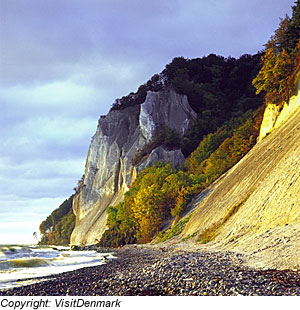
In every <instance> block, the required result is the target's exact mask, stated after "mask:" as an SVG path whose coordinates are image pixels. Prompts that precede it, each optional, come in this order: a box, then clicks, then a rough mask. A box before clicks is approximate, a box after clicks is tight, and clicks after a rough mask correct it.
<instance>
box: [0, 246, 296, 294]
mask: <svg viewBox="0 0 300 310" xmlns="http://www.w3.org/2000/svg"><path fill="white" fill-rule="evenodd" d="M114 256H116V258H114V259H111V260H109V261H108V263H107V264H104V265H99V266H94V267H88V268H82V269H78V270H75V271H71V272H66V273H62V274H58V275H54V276H50V277H46V278H43V279H40V280H42V281H40V282H37V283H34V284H30V285H26V286H21V287H16V288H12V289H6V290H1V291H0V295H1V296H66V295H70V296H136V295H142V296H151V295H153V296H161V295H164V296H173V295H175V296H182V295H183V296H185V295H186V296H190V295H191V296H205V295H210V296H236V295H246V296H253V295H258V296H270V295H279V296H283V295H288V296H292V295H297V296H300V273H299V272H298V271H289V270H286V271H279V270H256V269H251V268H249V267H247V266H246V265H245V264H244V257H243V256H242V255H241V254H237V253H232V252H209V251H199V250H197V251H191V250H184V249H180V248H178V249H177V248H172V247H150V246H149V247H140V246H125V247H124V248H121V249H118V250H115V251H114Z"/></svg>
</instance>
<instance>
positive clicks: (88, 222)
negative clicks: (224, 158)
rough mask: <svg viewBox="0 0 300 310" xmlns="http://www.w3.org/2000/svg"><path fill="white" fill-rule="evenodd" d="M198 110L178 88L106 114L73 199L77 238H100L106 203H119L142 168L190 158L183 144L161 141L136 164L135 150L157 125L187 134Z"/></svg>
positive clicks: (89, 240)
mask: <svg viewBox="0 0 300 310" xmlns="http://www.w3.org/2000/svg"><path fill="white" fill-rule="evenodd" d="M195 117H196V113H195V112H194V111H193V110H192V109H191V107H190V106H189V104H188V101H187V98H186V96H183V95H179V94H176V93H175V92H174V91H173V90H162V91H159V92H151V91H149V92H148V93H147V97H146V99H145V102H144V103H143V104H141V105H134V106H129V107H127V108H124V109H122V110H112V111H110V112H109V113H108V114H107V115H106V116H105V117H103V116H102V117H101V118H100V119H99V122H98V127H97V131H96V133H95V135H94V136H93V138H92V142H91V145H90V148H89V152H88V156H87V160H86V165H85V174H84V180H83V185H82V187H81V188H80V191H79V192H78V193H77V194H76V196H75V197H74V199H73V210H74V213H75V215H76V226H75V229H74V231H73V233H72V236H71V244H77V245H85V244H94V243H97V242H99V240H100V238H101V235H102V233H103V232H104V230H105V229H106V220H107V214H106V208H107V207H108V206H110V205H117V204H118V203H119V202H120V201H121V200H122V199H123V196H124V193H125V192H126V191H127V190H128V189H129V187H130V185H131V183H132V182H133V181H134V179H135V178H136V176H137V174H138V173H139V171H141V170H143V169H144V168H145V167H148V166H151V165H153V163H154V162H157V161H162V162H171V163H172V164H173V166H174V167H178V166H180V165H181V164H182V163H183V161H184V156H183V154H182V152H181V150H179V149H177V150H167V149H165V148H164V147H162V146H159V147H157V148H155V149H153V150H152V152H151V153H150V154H149V156H148V157H147V159H146V160H145V161H142V162H139V163H138V164H136V166H133V164H132V160H133V157H134V155H135V154H136V153H137V152H138V151H139V150H141V149H142V148H143V146H145V145H146V144H147V143H148V142H150V141H151V140H152V139H153V137H154V134H155V132H156V130H158V129H159V128H170V129H173V130H175V131H177V132H178V134H179V135H180V136H182V135H183V134H184V133H185V131H186V130H187V128H188V125H189V123H190V122H191V120H193V119H194V118H195Z"/></svg>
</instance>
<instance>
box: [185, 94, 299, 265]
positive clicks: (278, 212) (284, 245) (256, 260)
mask: <svg viewBox="0 0 300 310" xmlns="http://www.w3.org/2000/svg"><path fill="white" fill-rule="evenodd" d="M294 99H295V98H294ZM299 99H300V94H298V98H297V102H298V101H299ZM207 193H208V194H207V195H204V197H203V198H199V199H198V201H197V202H196V208H195V211H194V213H193V216H192V218H191V220H190V221H189V222H188V223H187V225H186V227H185V230H184V232H183V234H182V236H181V237H187V236H191V235H193V234H194V236H195V235H196V237H194V238H192V239H191V240H193V241H198V242H199V237H200V239H201V240H202V242H204V241H205V242H207V240H205V238H204V236H203V235H202V236H201V234H203V232H205V233H206V235H207V232H210V240H209V242H207V243H206V244H205V245H203V247H209V248H211V249H212V248H215V249H226V250H235V251H239V252H243V253H246V254H249V255H250V256H249V264H250V265H251V266H256V267H266V268H277V269H298V270H300V109H299V108H298V109H297V110H296V111H293V113H292V115H290V118H289V119H288V120H287V121H286V122H284V123H283V124H281V125H280V126H279V127H278V128H276V129H274V130H273V131H272V132H271V133H270V134H269V135H268V136H267V137H265V138H264V139H263V140H262V141H261V142H260V143H258V144H257V145H256V146H255V147H254V148H253V149H252V150H251V151H250V152H249V153H248V154H247V155H246V156H245V157H244V158H243V159H242V160H241V161H240V162H239V163H238V164H237V165H236V166H235V167H233V168H232V169H231V170H230V171H228V172H227V173H226V174H225V175H224V176H222V177H221V178H220V179H219V180H217V181H216V182H215V183H214V184H213V185H212V186H211V187H210V188H209V189H208V192H207ZM200 243H201V241H200Z"/></svg>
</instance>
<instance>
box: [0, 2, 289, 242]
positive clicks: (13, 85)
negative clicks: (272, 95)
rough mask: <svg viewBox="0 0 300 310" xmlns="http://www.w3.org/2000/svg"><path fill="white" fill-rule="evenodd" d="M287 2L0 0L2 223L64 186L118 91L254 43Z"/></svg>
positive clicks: (44, 208) (37, 208)
mask: <svg viewBox="0 0 300 310" xmlns="http://www.w3.org/2000/svg"><path fill="white" fill-rule="evenodd" d="M293 2H294V1H293V0H265V1H261V0H251V1H248V0H225V1H218V0H211V1H207V0H190V1H184V0H174V1H167V0H161V1H150V0H143V1H140V0H129V1H124V0H101V1H99V0H86V1H82V0H43V1H40V0H1V2H0V38H1V44H0V68H1V72H0V107H1V113H0V126H1V127H0V128H1V129H0V130H1V138H0V182H1V184H2V186H1V188H0V213H1V214H2V219H3V220H2V223H6V221H7V222H11V221H15V222H16V223H17V225H20V227H21V224H20V223H22V217H23V218H24V223H25V222H26V223H27V224H28V225H29V224H30V223H31V222H30V216H28V214H31V216H32V217H35V221H38V219H39V221H41V220H43V219H44V218H43V217H45V216H46V215H48V214H49V213H50V212H51V211H52V210H53V209H54V208H56V207H57V206H58V205H59V204H60V203H61V197H65V198H67V197H68V196H69V195H70V194H71V193H72V188H73V187H74V186H75V185H76V183H77V180H78V179H79V178H80V176H81V175H82V173H83V172H84V162H85V157H86V154H87V151H88V146H89V143H90V138H91V137H92V135H93V134H94V132H95V130H96V126H97V120H98V118H99V115H101V114H106V113H107V111H108V110H109V108H110V106H111V104H112V103H113V102H114V100H115V99H116V98H120V97H122V96H123V95H127V94H128V93H130V92H131V91H135V90H136V89H137V88H138V87H139V85H141V84H142V83H145V82H146V81H147V80H148V79H149V78H150V77H151V76H152V75H153V74H155V73H159V72H161V71H162V70H163V69H164V66H165V65H166V64H167V63H169V62H170V61H171V60H172V59H173V58H174V57H176V56H184V57H188V58H192V57H202V56H204V55H208V54H209V53H215V54H221V55H223V56H229V55H231V56H235V57H238V56H239V55H241V54H244V53H255V52H257V51H258V50H261V49H262V48H263V44H264V43H266V41H267V40H268V38H269V37H270V35H271V34H272V33H273V31H274V30H275V29H276V27H277V26H278V24H279V21H280V20H279V17H283V16H284V14H285V13H290V11H291V9H290V7H291V6H292V5H293ZM13 197H14V198H13ZM42 199H50V200H49V201H46V200H45V201H43V200H42ZM11 210H13V212H11ZM13 214H15V219H14V216H13ZM18 214H19V215H20V218H18V219H17V216H18ZM34 214H35V215H34ZM27 224H26V225H25V226H26V227H27ZM4 226H5V225H4ZM4 226H3V227H4ZM0 227H1V223H0ZM5 227H7V225H6V226H5ZM24 229H25V228H24ZM26 229H27V228H26ZM26 231H27V232H26V233H28V231H29V229H27V230H26ZM3 234H5V232H3ZM18 236H19V237H18ZM15 238H21V236H20V235H15ZM30 238H32V237H31V236H30V237H28V238H27V239H30Z"/></svg>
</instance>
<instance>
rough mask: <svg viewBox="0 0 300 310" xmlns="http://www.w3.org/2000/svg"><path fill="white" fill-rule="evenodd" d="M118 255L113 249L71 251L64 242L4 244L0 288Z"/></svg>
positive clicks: (33, 280) (24, 283) (0, 248)
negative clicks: (99, 251)
mask: <svg viewBox="0 0 300 310" xmlns="http://www.w3.org/2000/svg"><path fill="white" fill-rule="evenodd" d="M113 258H115V257H114V255H113V254H112V253H98V252H97V251H73V250H72V251H71V250H70V249H69V248H68V247H63V246H55V247H54V246H38V245H0V289H7V288H12V287H17V286H22V285H28V284H32V283H35V282H39V281H43V279H38V278H41V277H45V276H51V275H55V274H58V273H63V272H67V271H72V270H76V269H79V268H83V267H91V266H97V265H102V264H105V263H107V262H108V261H109V260H110V259H113Z"/></svg>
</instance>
